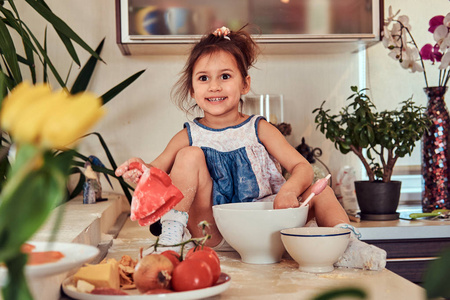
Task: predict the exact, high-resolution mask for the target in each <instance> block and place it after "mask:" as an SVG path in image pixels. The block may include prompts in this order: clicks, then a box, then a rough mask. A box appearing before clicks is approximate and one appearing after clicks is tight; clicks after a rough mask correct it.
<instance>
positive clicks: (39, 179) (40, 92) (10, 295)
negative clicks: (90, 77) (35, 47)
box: [0, 83, 104, 300]
mask: <svg viewBox="0 0 450 300" xmlns="http://www.w3.org/2000/svg"><path fill="white" fill-rule="evenodd" d="M101 105H102V103H101V101H100V99H99V98H97V97H96V96H94V95H92V94H90V93H80V94H77V95H74V96H72V95H69V94H68V93H66V92H65V91H58V92H52V91H51V89H50V87H49V86H48V85H45V84H41V85H36V86H34V85H31V84H29V83H21V84H20V85H18V86H17V87H16V88H15V89H13V90H12V92H11V93H10V94H9V96H8V97H6V98H5V99H4V100H3V103H2V108H1V111H0V125H1V127H2V130H5V131H7V132H9V134H10V136H11V137H12V139H13V141H14V143H16V144H17V153H16V157H15V160H14V163H13V164H12V165H11V169H10V170H9V171H8V175H7V180H6V184H5V185H4V186H3V188H2V190H1V194H0V264H1V263H4V264H5V265H6V267H7V268H8V281H7V283H6V286H5V287H3V289H2V294H3V299H8V300H10V299H11V300H14V299H20V300H27V299H32V295H31V294H30V292H29V289H28V288H27V284H26V277H25V275H24V266H25V264H26V261H27V255H26V254H24V253H22V252H21V251H20V247H21V246H22V244H23V243H25V242H26V241H28V240H29V239H30V238H31V237H32V236H33V235H34V233H35V232H36V231H38V230H39V228H40V227H41V226H42V224H43V223H44V222H45V221H46V219H47V218H48V216H49V215H50V213H51V211H52V210H53V208H54V207H55V206H57V205H59V204H60V203H62V202H63V201H64V198H65V197H66V183H67V178H68V176H69V170H70V167H71V164H72V160H73V155H74V152H75V151H74V150H66V151H60V150H55V149H63V148H65V149H66V147H67V146H68V145H69V144H71V143H73V142H74V141H75V140H77V139H78V138H80V137H81V136H82V135H84V134H85V133H86V132H87V130H88V129H89V128H90V127H91V126H93V125H94V124H95V123H96V122H97V121H98V120H99V118H100V117H101V116H102V115H103V114H104V109H103V107H102V106H101ZM56 226H57V225H56V224H55V228H56ZM55 232H56V231H55Z"/></svg>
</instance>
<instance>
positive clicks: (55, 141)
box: [0, 82, 104, 149]
mask: <svg viewBox="0 0 450 300" xmlns="http://www.w3.org/2000/svg"><path fill="white" fill-rule="evenodd" d="M103 114H104V109H103V107H102V102H101V100H100V98H98V97H96V96H95V95H93V94H91V93H87V92H85V93H81V94H77V95H70V94H69V93H67V92H66V91H64V90H61V91H58V92H52V91H51V89H50V87H49V86H48V85H46V84H40V85H36V86H32V85H30V84H29V83H26V82H24V83H21V84H20V85H18V86H17V87H16V88H15V89H14V90H13V91H12V92H11V94H10V95H9V96H8V97H7V98H6V99H5V100H4V101H3V107H2V110H1V113H0V120H1V127H2V128H3V129H4V130H5V131H8V132H9V133H10V134H11V135H12V136H13V137H14V140H15V142H17V143H19V144H22V143H30V144H33V145H36V146H39V147H44V148H56V149H62V148H63V147H67V145H69V144H70V143H72V142H74V141H75V140H76V139H78V138H79V137H80V136H82V135H83V134H84V133H86V132H87V130H88V129H89V128H90V127H92V125H94V124H95V123H96V122H97V121H98V120H99V119H100V117H101V116H103Z"/></svg>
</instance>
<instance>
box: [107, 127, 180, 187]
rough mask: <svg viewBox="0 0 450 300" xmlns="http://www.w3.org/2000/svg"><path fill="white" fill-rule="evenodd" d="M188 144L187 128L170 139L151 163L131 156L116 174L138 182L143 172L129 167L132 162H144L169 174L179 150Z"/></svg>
mask: <svg viewBox="0 0 450 300" xmlns="http://www.w3.org/2000/svg"><path fill="white" fill-rule="evenodd" d="M187 146H189V137H188V133H187V129H186V128H185V129H183V130H181V131H179V132H178V133H177V134H176V135H175V136H174V137H173V138H172V139H171V140H170V142H169V143H168V144H167V146H166V148H165V149H164V151H163V152H162V153H161V154H160V155H159V156H158V157H157V158H156V159H155V160H153V161H152V162H151V163H148V164H147V163H145V162H144V161H143V160H142V159H140V158H137V157H133V158H130V159H128V160H127V161H126V162H124V163H123V164H121V165H120V166H119V167H118V168H117V169H116V172H115V173H116V176H122V177H123V178H124V179H125V180H126V181H128V182H132V183H137V182H138V181H139V178H140V177H141V175H142V174H141V172H140V171H138V170H137V169H132V170H129V169H128V167H129V165H130V163H132V162H139V163H142V164H144V165H146V166H147V167H149V168H150V167H156V168H158V169H161V170H163V171H164V172H166V173H167V174H169V173H170V170H171V169H172V165H173V162H174V160H175V156H176V155H177V153H178V151H180V149H182V148H184V147H187Z"/></svg>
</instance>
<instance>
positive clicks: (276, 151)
mask: <svg viewBox="0 0 450 300" xmlns="http://www.w3.org/2000/svg"><path fill="white" fill-rule="evenodd" d="M257 52H258V47H257V45H256V43H255V42H254V41H253V39H252V38H251V36H250V35H249V34H248V33H247V32H245V31H244V30H239V31H236V32H231V31H230V30H228V29H227V28H225V27H222V28H219V29H217V30H216V31H214V32H213V33H211V34H208V35H206V36H204V37H203V38H202V39H201V40H200V41H199V42H198V43H197V44H196V45H195V46H194V47H193V49H192V51H191V53H190V55H189V58H188V61H187V63H186V66H185V68H184V70H183V73H182V76H181V78H180V79H179V81H178V82H177V85H176V89H175V90H174V92H175V93H174V95H175V96H176V100H177V103H178V106H179V107H180V108H181V109H183V110H184V111H186V112H188V111H190V110H191V109H194V108H198V109H200V110H201V111H202V112H203V117H200V118H196V119H194V121H193V122H187V123H185V124H184V129H183V130H181V131H179V132H178V133H177V134H176V135H175V136H174V137H173V138H172V139H171V141H170V142H169V144H168V145H167V147H166V148H165V149H164V151H163V152H162V153H161V154H160V155H159V156H158V157H157V158H156V159H155V160H154V161H152V162H151V163H149V164H145V163H144V161H142V160H141V159H139V158H131V159H129V160H128V161H126V162H125V163H124V164H122V165H121V166H120V167H119V168H117V170H116V175H117V176H123V178H124V179H125V180H127V181H130V182H133V183H137V181H138V180H139V178H140V176H141V173H140V172H139V171H137V170H136V169H133V170H128V165H129V164H130V163H131V162H140V163H142V164H145V165H146V166H147V167H157V168H159V169H161V170H163V171H165V172H166V173H168V174H170V177H171V179H172V182H173V184H174V185H175V186H176V187H178V189H179V190H180V191H181V192H182V193H183V195H184V198H183V199H182V200H181V202H180V203H178V204H177V205H176V206H175V207H174V209H173V210H171V211H169V212H168V213H167V214H166V215H164V216H163V217H162V218H161V224H162V233H161V235H160V237H159V242H160V243H161V244H165V245H173V244H177V243H180V242H182V241H184V240H187V239H189V238H190V237H191V235H192V236H193V237H200V236H202V229H201V228H199V227H198V224H199V223H200V222H201V221H204V220H206V221H207V222H208V223H209V224H210V227H209V230H210V232H209V233H210V234H211V236H212V237H211V239H209V240H208V241H207V243H206V245H208V246H210V247H213V248H214V249H216V250H218V251H220V250H221V249H223V248H224V247H226V245H224V244H225V243H224V240H223V238H222V236H221V234H220V232H219V230H218V229H217V226H216V224H215V221H214V217H213V213H212V206H213V205H217V204H223V203H230V202H249V201H273V203H274V208H276V209H283V208H291V207H298V206H299V200H298V199H299V197H302V198H303V199H306V197H308V195H309V194H310V188H311V184H312V180H313V176H314V175H313V170H312V167H311V165H310V164H309V163H308V161H307V160H306V159H305V158H304V157H303V156H302V155H301V154H300V153H299V152H298V151H297V150H296V149H295V148H293V147H292V146H291V145H290V144H289V143H288V142H287V141H286V139H285V138H284V136H283V135H282V134H281V133H280V132H279V130H278V129H277V128H276V127H274V126H272V125H271V124H270V123H268V122H267V121H266V120H265V119H264V118H263V117H260V116H248V115H245V114H243V113H242V112H241V110H240V108H241V104H242V100H241V97H242V95H245V94H247V93H248V92H249V90H250V83H251V80H250V76H249V74H248V70H249V68H250V67H252V66H253V64H254V62H255V60H256V56H257ZM193 100H194V101H195V102H194V101H193ZM280 164H281V166H283V167H284V168H285V169H286V170H287V171H288V172H289V173H290V174H291V176H290V177H289V179H288V180H287V181H286V180H285V179H284V178H283V176H282V175H281V171H280ZM309 205H310V209H309V215H308V219H313V218H315V220H316V222H317V225H318V226H327V227H333V226H341V227H342V226H344V227H350V228H351V229H353V230H354V228H353V227H352V226H350V225H348V223H349V219H348V217H347V214H346V213H345V211H344V210H343V208H342V207H341V205H340V204H339V202H338V201H337V199H336V197H335V196H334V192H333V191H332V189H331V188H330V187H327V188H326V189H325V190H324V191H323V192H322V193H321V194H319V195H317V196H315V197H314V198H313V200H312V201H311V202H310V204H309ZM355 232H356V230H355ZM365 245H367V244H365ZM367 246H368V245H367ZM161 249H163V250H166V249H167V248H161ZM378 250H379V249H378ZM380 251H382V250H380ZM382 267H384V265H383V266H382Z"/></svg>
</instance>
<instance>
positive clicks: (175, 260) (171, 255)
mask: <svg viewBox="0 0 450 300" xmlns="http://www.w3.org/2000/svg"><path fill="white" fill-rule="evenodd" d="M161 255H164V256H165V257H167V258H168V259H170V261H171V262H172V264H173V267H174V268H175V267H176V266H177V265H178V264H179V263H180V254H179V253H178V252H176V251H173V250H166V251H164V252H162V253H161Z"/></svg>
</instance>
